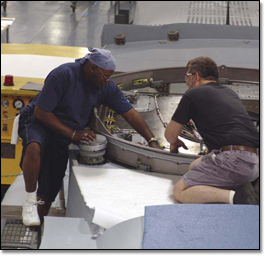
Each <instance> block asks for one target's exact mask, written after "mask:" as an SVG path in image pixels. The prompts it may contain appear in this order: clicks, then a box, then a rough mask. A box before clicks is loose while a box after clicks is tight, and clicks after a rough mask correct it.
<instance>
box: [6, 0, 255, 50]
mask: <svg viewBox="0 0 265 256" xmlns="http://www.w3.org/2000/svg"><path fill="white" fill-rule="evenodd" d="M120 2H121V5H122V4H123V5H125V4H127V5H128V3H129V2H130V4H131V6H135V15H133V16H134V24H137V25H161V24H170V23H204V24H210V23H211V24H225V19H226V6H227V1H153V2H150V1H137V2H136V1H120ZM229 2H230V16H231V18H230V24H231V25H239V26H242V25H243V26H259V7H260V3H259V1H229ZM71 3H72V2H71V1H7V9H6V11H4V10H3V8H1V16H4V17H14V18H15V19H16V20H15V22H14V23H13V25H12V26H11V27H10V32H9V35H10V43H16V44H48V45H66V46H80V47H88V46H90V47H101V32H102V28H103V25H104V24H107V23H114V8H115V5H114V1H78V2H77V5H76V10H75V12H73V11H72V8H71ZM135 3H136V4H135ZM158 10H159V11H158ZM160 10H163V11H160ZM5 42H6V38H5V33H3V34H2V35H1V43H5Z"/></svg>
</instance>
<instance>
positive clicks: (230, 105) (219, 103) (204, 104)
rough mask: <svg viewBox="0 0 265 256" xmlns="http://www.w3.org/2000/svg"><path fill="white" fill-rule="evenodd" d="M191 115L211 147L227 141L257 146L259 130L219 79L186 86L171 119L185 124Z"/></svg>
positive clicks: (238, 101)
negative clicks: (218, 81) (199, 84)
mask: <svg viewBox="0 0 265 256" xmlns="http://www.w3.org/2000/svg"><path fill="white" fill-rule="evenodd" d="M190 119H192V120H193V121H194V122H195V125H196V127H197V129H198V131H199V133H200V134H201V136H202V138H203V139H204V142H205V145H206V146H207V147H208V149H209V150H210V151H211V150H213V149H220V148H221V147H224V146H227V145H244V146H248V147H253V148H259V132H258V130H257V129H256V127H255V126H254V124H253V122H252V120H251V119H250V117H249V115H248V113H247V111H246V109H245V107H244V106H243V104H242V102H241V100H240V98H239V97H238V95H237V94H236V93H235V92H234V91H233V90H232V89H230V88H228V87H227V86H224V85H220V84H218V83H208V84H205V85H202V86H199V87H194V88H192V89H189V90H187V91H186V92H185V94H184V95H183V97H182V99H181V101H180V103H179V105H178V107H177V109H176V111H175V113H174V115H173V116H172V120H173V121H176V122H178V123H180V124H183V125H185V124H187V122H188V121H189V120H190Z"/></svg>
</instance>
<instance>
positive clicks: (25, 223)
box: [22, 212, 40, 227]
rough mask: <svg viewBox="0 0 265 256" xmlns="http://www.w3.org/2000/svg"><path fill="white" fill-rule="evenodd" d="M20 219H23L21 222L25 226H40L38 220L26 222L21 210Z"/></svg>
mask: <svg viewBox="0 0 265 256" xmlns="http://www.w3.org/2000/svg"><path fill="white" fill-rule="evenodd" d="M22 221H23V224H24V225H25V226H27V227H32V226H40V221H39V222H30V223H27V222H26V221H24V216H23V212H22Z"/></svg>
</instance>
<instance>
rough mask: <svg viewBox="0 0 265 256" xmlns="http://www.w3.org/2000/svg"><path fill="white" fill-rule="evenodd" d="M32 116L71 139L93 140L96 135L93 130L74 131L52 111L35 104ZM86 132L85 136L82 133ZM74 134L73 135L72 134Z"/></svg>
mask: <svg viewBox="0 0 265 256" xmlns="http://www.w3.org/2000/svg"><path fill="white" fill-rule="evenodd" d="M34 117H35V118H36V119H38V120H39V121H40V122H41V123H43V124H44V125H45V126H47V127H48V128H50V129H51V130H53V131H55V132H58V133H60V134H62V135H64V136H65V137H68V138H71V139H72V140H73V141H77V140H80V139H85V140H87V141H91V140H95V139H96V138H97V137H96V135H95V133H94V132H93V131H90V130H81V131H76V132H75V133H74V130H73V129H71V128H69V127H68V126H66V125H64V124H63V123H62V122H61V121H60V120H59V119H58V118H57V117H56V115H55V114H53V113H52V112H47V111H45V110H44V109H43V108H41V107H39V106H38V105H36V107H35V110H34ZM85 133H87V137H85V136H84V134H85ZM73 135H74V136H73Z"/></svg>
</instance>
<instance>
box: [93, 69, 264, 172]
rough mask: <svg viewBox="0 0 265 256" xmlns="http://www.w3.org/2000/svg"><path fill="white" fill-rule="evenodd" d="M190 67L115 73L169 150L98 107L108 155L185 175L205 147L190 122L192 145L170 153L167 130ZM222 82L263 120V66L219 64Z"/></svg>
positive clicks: (97, 122) (96, 123)
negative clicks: (156, 146)
mask: <svg viewBox="0 0 265 256" xmlns="http://www.w3.org/2000/svg"><path fill="white" fill-rule="evenodd" d="M185 71H186V68H185V67H180V68H162V69H153V70H141V71H135V72H130V73H124V74H120V75H116V76H114V77H113V79H114V81H115V82H116V83H117V85H118V86H119V87H120V88H121V89H122V90H123V92H124V94H125V96H126V97H127V99H128V100H129V101H130V102H131V103H132V105H133V106H134V108H135V109H136V110H137V111H138V112H139V113H140V114H141V115H142V116H143V118H144V119H145V121H146V123H147V124H148V126H149V127H150V128H151V130H152V131H153V132H154V134H155V135H156V136H157V137H158V138H159V141H160V143H161V146H162V147H163V150H159V149H154V148H150V147H148V144H147V143H146V141H145V140H144V139H143V138H142V137H141V136H140V135H139V134H138V133H137V132H136V131H135V130H133V129H132V128H131V127H130V126H129V125H128V123H126V122H125V121H124V119H123V118H122V117H121V116H120V115H118V114H116V113H115V112H114V111H113V110H111V109H109V108H107V107H105V106H103V105H102V106H100V107H99V109H95V118H93V121H92V122H91V123H90V126H91V128H93V129H94V130H95V131H97V132H99V133H101V134H104V135H105V136H106V137H107V139H108V147H107V157H108V158H109V159H112V160H114V161H117V162H119V163H123V164H125V165H129V166H131V167H135V168H137V169H141V170H145V171H148V172H160V173H166V174H177V175H183V174H185V173H186V172H187V171H188V166H189V164H190V163H191V162H192V161H193V160H194V159H196V158H198V157H199V155H201V154H204V151H205V146H204V144H203V140H202V139H201V137H200V135H199V134H198V132H197V130H196V127H195V126H193V124H192V123H191V124H187V125H186V126H184V128H183V131H182V133H181V136H182V137H183V138H184V141H185V143H186V145H188V147H189V150H188V151H187V152H186V151H184V150H180V153H178V154H173V153H170V152H169V144H168V142H167V141H166V139H165V138H164V130H165V127H166V125H167V123H168V122H169V121H170V120H171V117H172V115H173V113H174V112H175V109H176V108H177V106H178V103H179V101H180V99H181V97H182V95H183V94H184V92H185V91H186V89H187V86H186V84H185V82H184V77H183V74H184V73H185ZM219 74H220V79H219V82H220V83H222V84H225V85H227V86H229V87H230V88H231V89H233V90H234V91H235V92H236V93H237V94H238V95H239V97H240V98H241V99H242V102H243V104H244V106H245V107H246V109H247V111H248V113H249V114H250V116H251V118H252V119H253V121H255V122H256V124H257V126H258V125H259V70H257V69H246V68H229V67H226V66H220V67H219Z"/></svg>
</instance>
